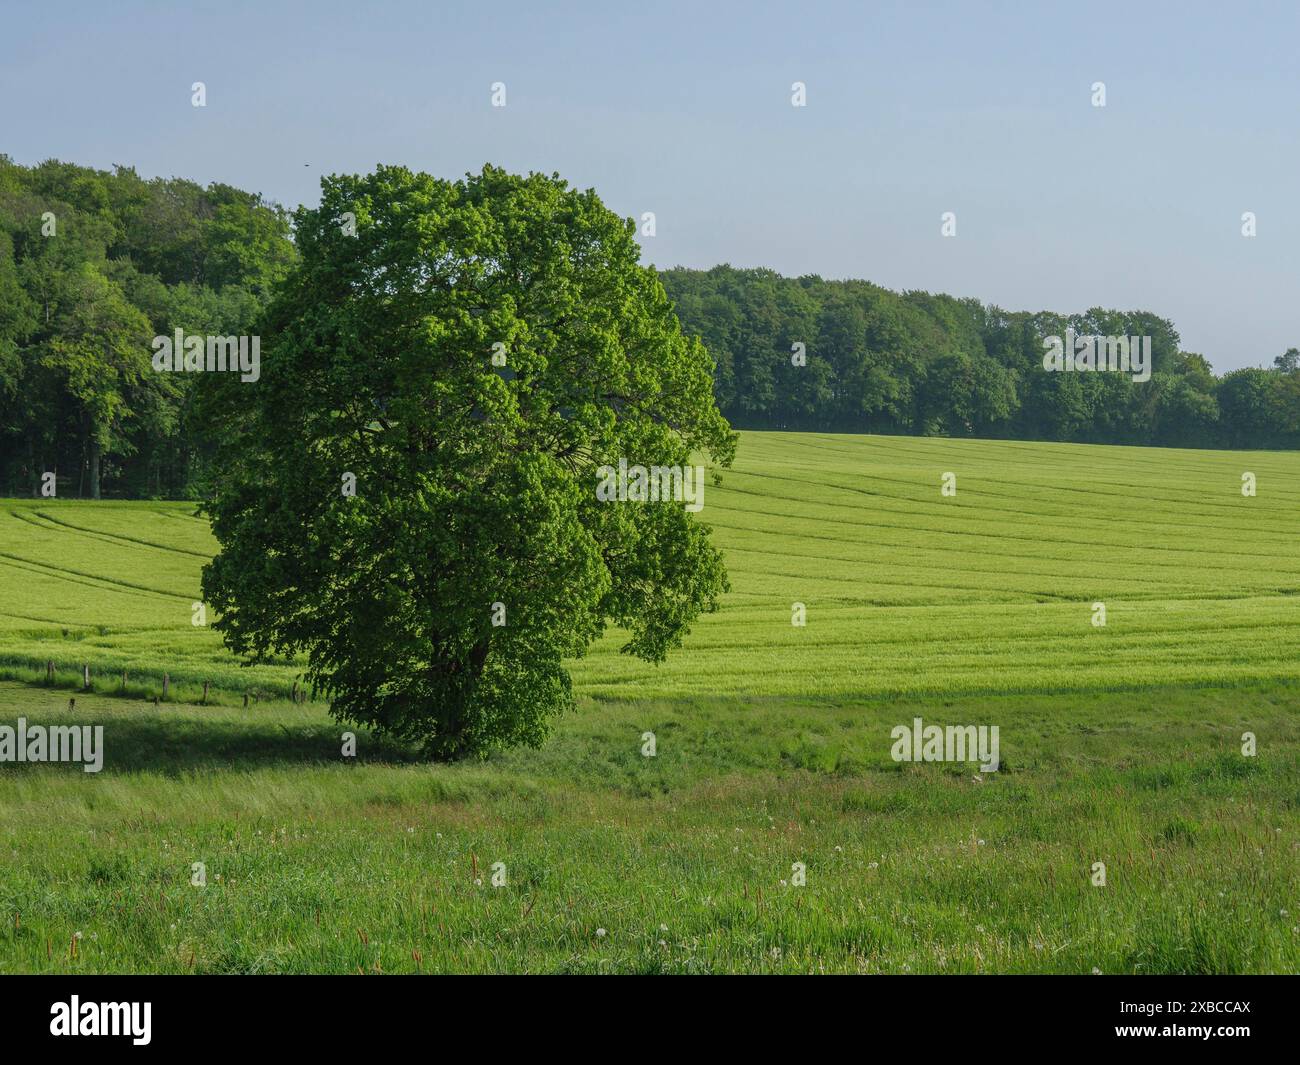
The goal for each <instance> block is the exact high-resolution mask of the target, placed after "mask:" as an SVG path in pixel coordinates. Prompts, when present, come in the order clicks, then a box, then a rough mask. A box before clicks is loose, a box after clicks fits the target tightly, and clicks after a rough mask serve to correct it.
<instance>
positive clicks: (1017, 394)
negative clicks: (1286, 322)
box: [660, 266, 1300, 448]
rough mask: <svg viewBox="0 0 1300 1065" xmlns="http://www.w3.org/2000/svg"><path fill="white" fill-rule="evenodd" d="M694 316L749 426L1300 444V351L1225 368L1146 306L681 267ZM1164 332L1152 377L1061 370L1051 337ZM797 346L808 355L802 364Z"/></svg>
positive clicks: (680, 295)
mask: <svg viewBox="0 0 1300 1065" xmlns="http://www.w3.org/2000/svg"><path fill="white" fill-rule="evenodd" d="M660 276H661V280H662V281H663V284H664V287H665V289H666V290H667V291H668V294H669V295H670V296H672V298H673V300H674V301H675V303H676V310H677V314H678V316H679V317H680V318H681V321H682V324H683V326H684V327H685V328H686V329H687V330H688V331H690V332H694V333H697V334H699V335H700V336H701V338H702V339H703V340H704V344H705V346H706V347H707V348H708V350H709V353H710V354H711V355H712V356H713V358H714V360H715V361H716V362H717V374H716V393H717V398H718V404H719V406H720V407H721V409H722V412H723V414H725V415H726V417H727V418H728V419H729V420H730V421H731V423H732V424H733V425H736V426H737V427H739V428H747V429H817V430H823V431H835V432H872V433H910V434H918V435H938V434H942V435H952V436H976V437H1008V438H1020V439H1033V440H1062V441H1069V440H1072V441H1082V442H1088V443H1114V444H1162V445H1169V446H1180V447H1214V446H1222V447H1260V448H1295V447H1300V372H1297V362H1300V352H1297V351H1296V350H1295V349H1291V350H1289V351H1288V352H1287V353H1286V354H1285V355H1283V356H1279V357H1278V358H1276V359H1275V360H1274V368H1273V369H1269V370H1262V369H1244V370H1236V371H1234V372H1232V373H1229V374H1227V375H1225V376H1223V377H1219V378H1216V377H1215V376H1214V375H1213V373H1212V372H1211V370H1210V365H1209V363H1208V362H1207V361H1206V359H1205V358H1203V357H1202V356H1200V355H1197V354H1191V353H1188V352H1184V351H1181V350H1180V347H1179V337H1178V333H1177V332H1176V330H1175V329H1174V327H1173V324H1172V323H1170V322H1169V321H1167V320H1165V319H1163V318H1159V317H1157V316H1156V315H1154V314H1150V313H1148V312H1146V311H1131V312H1119V311H1108V310H1102V309H1100V308H1094V309H1092V310H1089V311H1087V312H1085V313H1083V314H1076V315H1068V316H1067V315H1059V314H1051V313H1048V312H1041V313H1029V312H1024V311H1017V312H1009V311H1004V310H1001V309H1000V308H998V307H992V306H985V305H983V304H981V303H980V302H979V301H978V300H975V299H955V298H953V297H952V296H945V295H931V294H930V293H927V292H906V293H903V294H901V295H900V294H898V293H894V292H890V291H888V290H887V289H883V288H880V287H879V286H877V285H873V284H870V283H869V282H866V281H826V280H824V279H822V278H820V277H815V276H810V277H800V278H785V277H781V276H780V275H779V274H776V273H773V272H772V271H771V270H737V269H733V268H732V267H730V266H718V267H714V268H713V269H712V270H708V271H698V270H683V269H675V270H666V271H664V272H663V273H662V274H661V275H660ZM1068 328H1073V330H1074V332H1075V333H1076V334H1077V335H1080V336H1083V335H1097V336H1149V337H1151V349H1152V358H1153V363H1154V366H1153V371H1154V372H1153V373H1152V375H1151V378H1150V380H1149V381H1145V382H1140V383H1139V382H1135V381H1133V380H1132V379H1131V377H1130V376H1129V375H1128V374H1123V373H1114V372H1106V373H1049V372H1047V371H1045V370H1044V369H1043V353H1044V348H1043V340H1044V338H1046V337H1049V336H1053V335H1056V336H1064V335H1065V332H1066V330H1067V329H1068ZM794 344H803V345H804V346H805V349H806V363H805V364H804V365H795V364H794V363H793V362H792V358H791V354H792V352H791V349H792V346H793V345H794Z"/></svg>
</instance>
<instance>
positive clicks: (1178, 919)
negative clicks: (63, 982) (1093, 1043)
mask: <svg viewBox="0 0 1300 1065" xmlns="http://www.w3.org/2000/svg"><path fill="white" fill-rule="evenodd" d="M1246 471H1249V472H1252V473H1254V474H1255V475H1256V477H1257V478H1258V492H1259V494H1258V495H1257V496H1255V497H1253V498H1250V497H1243V496H1242V494H1241V490H1240V486H1241V475H1242V473H1243V472H1246ZM947 472H951V473H954V474H956V477H957V494H956V495H955V496H952V497H944V496H942V495H941V494H940V491H939V488H940V478H941V475H942V474H944V473H947ZM1297 512H1300V455H1291V454H1271V453H1270V454H1225V453H1213V452H1175V451H1154V450H1133V449H1125V448H1101V447H1078V446H1066V445H1049V444H1021V443H998V442H987V441H982V442H977V441H948V440H918V439H911V438H869V437H837V436H814V435H793V434H775V433H771V434H757V433H747V434H744V439H743V441H742V446H741V450H740V457H739V461H738V465H737V468H736V469H735V470H732V471H728V472H727V473H726V474H725V486H724V487H721V488H714V487H712V486H710V487H709V488H708V489H707V492H706V497H705V507H704V512H703V515H702V516H703V518H704V519H705V520H706V521H708V522H710V523H711V524H712V525H713V526H714V528H715V530H716V536H717V540H718V542H719V543H720V544H721V545H722V546H723V548H724V549H725V551H726V554H727V559H728V564H729V566H730V569H731V576H732V584H733V590H732V591H731V593H729V595H728V596H727V598H726V602H725V606H724V609H723V610H722V611H720V612H719V613H718V614H716V615H712V616H710V617H708V618H705V619H703V620H702V621H701V622H700V623H699V624H698V625H697V626H696V628H695V631H694V632H693V633H692V634H691V636H690V637H689V638H688V640H687V642H686V646H685V647H684V648H683V649H682V650H681V651H679V652H678V653H677V654H675V655H674V656H673V657H672V658H671V659H670V660H669V662H668V664H667V665H666V666H664V667H662V668H660V669H657V670H656V669H652V668H650V667H647V666H644V665H642V664H640V663H638V662H636V661H635V660H632V659H629V658H627V657H626V656H623V655H620V654H618V652H617V647H618V638H617V635H616V634H610V636H609V637H608V638H607V639H606V640H605V641H603V642H602V643H601V644H600V645H599V646H598V647H596V648H595V649H594V650H593V652H592V653H591V654H590V655H589V656H588V657H586V658H585V659H583V660H581V661H579V662H577V663H575V664H574V674H575V678H576V682H577V687H578V690H579V693H580V696H581V698H580V704H581V705H580V712H579V713H578V714H574V715H568V716H567V717H566V718H565V719H564V720H562V721H560V722H558V723H557V727H556V730H555V734H554V735H553V736H552V737H551V738H550V739H549V740H548V741H547V743H546V744H545V745H544V746H543V747H542V748H541V749H540V750H527V749H517V750H512V751H508V752H504V753H497V754H493V755H492V756H491V757H490V758H487V759H484V760H481V761H479V760H468V761H465V762H461V763H457V764H454V765H428V764H424V763H421V762H419V761H417V760H416V759H415V758H413V756H412V755H411V753H410V752H409V751H406V750H403V749H401V748H399V747H395V746H393V745H391V744H387V743H383V742H380V741H379V740H377V739H376V738H375V737H374V736H372V735H371V734H370V733H368V732H367V731H365V730H360V729H359V730H357V740H356V743H357V747H356V756H355V757H343V746H342V744H341V739H342V735H341V734H342V733H343V732H344V726H341V725H340V724H338V723H336V722H334V721H332V720H331V719H330V718H329V717H328V715H327V713H326V709H325V707H324V706H323V705H322V704H320V703H307V704H294V703H290V702H288V701H287V700H285V699H283V698H276V697H275V696H276V693H279V694H280V695H283V694H284V693H286V692H287V691H288V690H289V688H290V685H291V684H292V682H293V677H294V675H295V669H294V667H293V665H292V663H280V664H271V665H261V666H257V667H254V668H251V669H245V668H241V667H240V666H239V665H238V664H237V663H236V662H235V661H234V659H233V658H232V657H231V656H230V655H229V654H228V653H227V652H226V651H225V650H224V649H223V647H222V644H221V642H220V639H219V637H218V636H217V635H216V634H215V633H214V632H213V631H212V630H211V629H210V628H196V627H195V626H193V625H192V624H191V618H192V607H193V603H194V600H195V599H196V597H197V595H198V587H199V570H200V567H201V565H202V563H203V561H204V559H205V558H207V557H209V555H210V554H211V552H212V551H213V550H214V549H215V544H214V542H213V540H212V538H211V536H210V534H209V532H208V529H207V526H206V524H205V523H204V522H203V521H202V520H200V519H198V518H196V517H195V516H194V513H193V507H192V506H190V505H183V504H172V503H143V502H142V503H111V502H106V503H100V504H91V503H79V502H72V501H67V502H65V501H53V502H52V501H31V500H24V501H14V500H8V501H3V502H0V672H4V671H7V674H8V676H9V677H10V678H13V679H15V680H26V681H29V682H30V681H33V680H36V679H37V678H38V677H39V675H40V674H39V671H38V667H39V666H41V665H43V663H44V662H45V661H46V660H47V659H53V660H54V661H55V662H57V663H58V667H59V681H60V684H61V685H63V687H64V688H68V689H70V688H73V687H74V686H76V684H77V683H78V680H79V670H80V667H81V665H82V664H83V663H88V664H90V665H91V666H92V668H93V669H94V671H95V689H96V690H95V691H93V692H81V691H70V690H51V689H47V688H44V687H42V686H40V685H39V684H32V683H14V682H11V681H0V727H2V726H6V725H8V726H10V727H14V726H15V721H16V719H18V718H20V717H21V718H23V719H25V720H26V721H28V722H31V723H34V724H43V725H52V724H61V723H81V724H96V725H102V726H103V728H104V735H103V746H102V752H103V767H102V771H100V772H97V773H86V772H83V771H82V770H81V768H80V767H78V766H77V765H68V764H62V763H58V764H32V763H22V764H15V763H12V762H6V763H4V764H0V855H4V858H5V860H4V861H3V862H0V972H31V971H38V972H60V973H90V972H122V971H139V972H167V973H191V972H194V973H235V972H239V973H243V972H358V971H361V972H367V973H370V972H375V973H379V972H383V973H390V972H417V971H424V972H428V971H439V972H441V971H469V972H539V971H542V972H684V973H696V972H814V973H815V972H864V973H880V972H887V973H908V972H913V973H923V972H943V973H952V972H1036V973H1041V972H1059V973H1095V972H1100V973H1105V974H1111V973H1227V972H1294V971H1296V970H1297V969H1298V968H1300V817H1297V811H1300V685H1297V684H1296V683H1294V681H1295V674H1296V668H1295V665H1294V657H1293V654H1292V652H1291V645H1292V644H1293V642H1294V640H1295V637H1296V635H1297V634H1296V631H1295V629H1296V625H1297V617H1298V616H1300V601H1298V600H1297V599H1296V596H1295V592H1296V590H1297V588H1300V547H1298V546H1297V541H1296V538H1295V536H1294V535H1293V532H1292V525H1293V518H1292V515H1293V514H1295V513H1297ZM1096 602H1102V603H1105V606H1106V616H1107V624H1106V626H1105V627H1104V628H1102V627H1094V626H1093V624H1092V617H1093V604H1094V603H1096ZM795 603H803V604H804V605H805V607H806V612H807V623H806V625H804V626H802V627H798V626H794V625H792V624H791V616H792V614H791V611H792V605H793V604H795ZM124 670H125V671H126V672H127V673H128V675H129V683H128V686H127V691H126V694H127V695H128V696H134V697H133V698H118V697H114V696H116V695H117V694H118V693H117V689H118V686H119V683H120V681H119V677H120V674H121V672H122V671H124ZM164 671H166V672H167V673H169V675H170V677H171V679H172V682H173V687H172V689H171V694H172V700H173V701H171V702H169V703H165V704H162V705H154V704H153V703H152V702H146V701H144V698H142V697H150V696H153V695H155V694H157V692H158V690H159V686H160V683H159V682H160V679H161V677H162V674H163V672H164ZM204 681H210V682H211V683H212V684H213V685H214V686H215V687H214V689H213V697H212V700H211V702H213V703H215V704H217V705H207V706H199V705H188V704H192V703H193V702H194V701H195V700H197V698H198V696H199V693H200V691H201V687H200V686H201V684H202V683H203V682H204ZM250 688H251V689H254V690H258V691H260V693H261V699H260V701H259V703H258V704H257V705H255V706H250V707H248V708H247V709H244V708H243V707H242V705H240V704H241V702H242V699H241V694H242V693H243V692H244V691H246V690H248V689H250ZM71 696H75V698H76V707H75V710H74V709H73V708H72V707H71V706H69V698H70V697H71ZM914 717H922V718H924V719H925V721H926V722H927V723H939V724H948V725H953V724H963V725H964V724H970V725H977V724H978V725H989V726H996V727H998V728H1000V730H1001V751H1000V762H1001V764H1000V768H999V769H998V771H997V772H992V773H981V772H980V771H979V769H978V767H977V765H976V764H972V763H970V762H969V761H948V762H898V761H895V760H893V758H892V757H891V746H892V740H891V730H892V729H894V728H895V727H896V726H898V725H900V724H904V725H908V724H910V723H911V722H912V721H913V719H914ZM646 732H652V733H653V734H654V736H655V738H656V745H657V746H656V751H655V753H654V756H653V757H650V756H647V755H646V748H645V747H644V739H645V734H646ZM1247 734H1249V735H1250V736H1251V737H1253V739H1252V743H1255V742H1257V745H1258V750H1257V751H1254V752H1253V753H1251V754H1247V753H1246V751H1245V749H1244V747H1243V740H1244V737H1245V736H1246V735H1247ZM196 863H197V864H196ZM497 863H500V864H499V866H498V865H497ZM1098 863H1100V864H1101V865H1104V867H1105V882H1104V884H1098V883H1097V880H1096V877H1097V872H1096V871H1097V869H1098ZM200 867H201V868H202V869H203V871H204V873H203V875H204V877H205V879H204V881H203V882H202V883H201V884H196V882H195V879H194V878H195V876H196V874H195V872H194V870H195V869H196V868H200ZM498 869H499V870H500V873H501V876H502V877H504V879H503V880H501V882H500V884H499V886H495V885H494V881H493V877H494V876H495V875H496V872H495V870H498ZM797 870H802V871H801V872H799V876H800V877H802V878H803V879H802V880H796V879H795V874H796V871H797Z"/></svg>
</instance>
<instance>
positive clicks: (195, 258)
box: [0, 156, 295, 498]
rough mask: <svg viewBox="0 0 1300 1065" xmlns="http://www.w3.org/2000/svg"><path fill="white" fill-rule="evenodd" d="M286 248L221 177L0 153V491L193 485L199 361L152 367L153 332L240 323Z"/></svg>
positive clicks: (176, 493) (165, 489) (159, 494)
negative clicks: (205, 182) (47, 480)
mask: <svg viewBox="0 0 1300 1065" xmlns="http://www.w3.org/2000/svg"><path fill="white" fill-rule="evenodd" d="M294 256H295V251H294V247H293V243H292V241H291V239H290V224H289V217H288V215H287V214H286V213H285V212H284V211H283V210H281V209H280V208H278V207H276V206H274V205H271V204H268V203H266V202H265V201H263V200H262V198H261V197H260V196H257V195H253V194H251V193H247V192H243V191H241V190H239V189H236V188H232V187H231V186H229V185H220V184H213V185H209V186H208V187H207V188H202V187H201V186H199V185H197V184H195V183H194V182H192V181H185V180H182V179H177V178H172V179H154V180H148V181H146V180H144V179H143V178H141V177H140V176H139V175H138V174H136V172H135V171H134V170H131V169H128V168H124V167H117V168H115V169H114V170H113V171H112V172H111V173H109V172H105V171H99V170H92V169H88V168H86V167H80V166H74V165H72V164H69V163H60V162H55V161H50V162H46V163H42V164H40V165H39V166H35V167H22V166H18V165H16V164H14V163H13V162H12V161H11V160H10V159H9V158H8V157H6V156H0V495H32V494H34V493H37V492H38V491H39V488H40V485H41V483H42V478H43V476H44V475H45V474H47V473H52V474H55V476H56V478H57V486H58V494H59V495H60V496H64V495H76V496H89V497H93V498H99V497H100V495H101V494H105V495H114V496H124V497H134V498H140V497H154V498H189V497H193V496H195V495H197V494H198V493H199V492H200V491H201V488H202V481H203V476H204V470H205V463H204V456H205V453H206V449H205V447H204V445H203V443H202V433H201V426H199V425H198V424H196V422H197V419H196V417H195V415H194V409H193V408H194V404H193V399H194V395H195V387H196V379H197V378H200V377H202V375H195V374H172V373H157V372H155V371H154V369H153V367H152V364H151V359H152V347H151V344H152V340H153V338H154V337H155V336H165V335H172V334H173V333H174V331H175V330H176V329H177V328H181V329H184V330H185V331H186V332H187V333H190V332H193V333H203V334H219V335H239V334H246V333H249V332H250V331H251V330H252V329H253V328H254V323H255V322H256V320H257V318H258V317H259V315H260V313H261V310H262V307H263V306H264V305H265V303H266V301H267V298H268V297H269V295H270V292H271V290H272V288H273V286H274V285H275V284H276V282H277V281H279V280H280V279H281V278H282V277H284V275H285V274H286V273H287V271H288V268H289V266H290V264H291V263H292V261H293V259H294Z"/></svg>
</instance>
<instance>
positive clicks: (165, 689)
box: [162, 673, 172, 699]
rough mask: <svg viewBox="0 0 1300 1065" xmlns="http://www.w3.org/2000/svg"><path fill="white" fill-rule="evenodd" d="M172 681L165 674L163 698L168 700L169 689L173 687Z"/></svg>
mask: <svg viewBox="0 0 1300 1065" xmlns="http://www.w3.org/2000/svg"><path fill="white" fill-rule="evenodd" d="M171 683H172V679H171V677H170V676H168V675H167V674H166V673H164V674H163V693H162V697H163V698H164V699H166V698H167V689H168V688H170V687H171Z"/></svg>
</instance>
